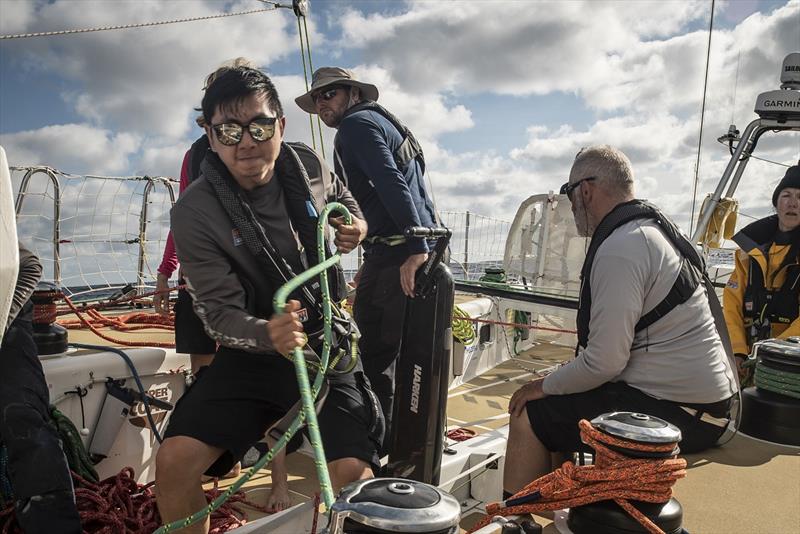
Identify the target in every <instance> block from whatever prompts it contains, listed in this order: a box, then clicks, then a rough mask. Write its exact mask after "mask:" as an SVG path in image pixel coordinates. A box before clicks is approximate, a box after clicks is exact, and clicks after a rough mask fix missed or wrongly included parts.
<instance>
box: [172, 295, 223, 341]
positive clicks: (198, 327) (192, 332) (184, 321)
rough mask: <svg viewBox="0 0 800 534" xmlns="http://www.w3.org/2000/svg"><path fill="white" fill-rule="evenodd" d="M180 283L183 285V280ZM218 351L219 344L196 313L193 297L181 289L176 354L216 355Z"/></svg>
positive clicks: (176, 312) (177, 302)
mask: <svg viewBox="0 0 800 534" xmlns="http://www.w3.org/2000/svg"><path fill="white" fill-rule="evenodd" d="M180 283H181V284H183V280H181V281H180ZM216 350H217V342H216V341H214V340H213V339H212V338H211V337H209V335H208V334H206V329H205V326H203V321H201V320H200V318H199V317H198V316H197V314H195V313H194V307H193V305H192V297H191V295H189V293H187V292H186V290H185V289H179V290H178V300H177V301H176V302H175V352H178V353H180V354H214V352H216Z"/></svg>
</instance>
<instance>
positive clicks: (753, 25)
mask: <svg viewBox="0 0 800 534" xmlns="http://www.w3.org/2000/svg"><path fill="white" fill-rule="evenodd" d="M711 5H712V4H711V2H710V1H705V0H704V1H682V0H672V1H649V0H628V1H610V2H604V1H578V0H575V1H560V2H551V1H521V0H520V1H502V0H494V1H492V0H487V1H480V2H479V1H451V2H448V1H438V0H437V1H400V0H396V1H355V0H354V1H333V0H329V1H323V0H311V2H310V14H309V18H308V20H307V23H308V28H309V32H310V41H311V51H312V58H313V64H314V65H315V66H323V65H338V66H344V67H348V68H351V69H353V70H354V72H355V73H356V75H357V76H358V77H359V78H360V79H363V80H364V81H368V82H371V83H374V84H375V85H377V86H378V88H379V90H380V93H381V96H380V99H379V102H380V103H382V104H384V105H385V106H386V107H387V108H388V109H390V110H391V111H392V112H393V113H394V114H395V115H397V116H398V117H400V118H401V120H403V121H404V122H405V123H406V124H407V125H408V126H409V127H410V128H411V129H412V130H413V131H414V132H415V134H416V135H417V137H418V138H419V139H420V141H421V142H422V144H423V148H424V151H425V154H426V159H427V165H428V170H429V171H428V174H429V179H430V182H431V184H432V187H433V192H434V196H435V198H436V201H437V207H438V208H439V209H440V210H446V211H464V210H470V211H471V212H473V213H478V214H482V215H485V216H490V217H496V218H500V219H503V220H508V221H510V220H511V219H513V216H514V213H515V211H516V208H517V206H518V205H519V204H520V203H521V202H522V201H523V200H524V199H525V198H527V197H528V196H530V195H533V194H537V193H546V192H548V191H550V190H556V191H557V190H558V187H559V186H560V185H561V184H562V183H563V182H565V181H566V178H567V176H568V174H569V168H570V165H571V162H572V160H573V158H574V156H575V154H576V153H577V152H578V151H579V150H580V148H581V147H584V146H588V145H593V144H610V145H614V146H617V147H619V148H620V149H622V150H623V151H624V152H625V153H626V154H627V155H628V156H629V157H630V159H631V161H632V164H633V167H634V172H635V176H636V188H637V196H639V197H641V198H647V199H650V200H651V201H653V202H655V203H656V204H658V205H660V206H661V207H662V208H663V209H664V211H666V212H667V213H668V214H669V215H671V216H672V217H673V218H674V219H675V220H676V221H677V222H678V223H679V224H680V225H681V226H683V227H684V229H687V228H688V226H689V218H690V213H691V209H692V187H693V181H694V175H695V160H696V154H697V146H698V138H699V127H700V110H701V103H702V98H703V82H704V72H705V62H706V50H707V45H708V26H709V17H710V15H711ZM266 7H269V6H268V5H266V4H264V3H262V2H260V1H258V0H235V1H224V2H223V1H217V0H136V1H129V0H116V1H113V2H112V1H110V0H108V1H103V0H100V1H84V0H49V1H28V0H0V34H3V35H7V34H19V33H26V32H44V31H55V30H66V29H81V28H93V27H102V26H110V25H121V24H133V23H141V22H155V21H166V20H172V19H181V18H191V17H200V16H208V15H214V14H221V13H234V12H240V11H248V10H254V9H263V8H266ZM798 51H800V0H789V1H773V0H728V1H717V2H716V5H715V11H714V31H713V33H712V36H711V52H710V70H709V76H708V90H707V99H706V113H705V125H704V133H703V139H702V149H701V156H700V165H699V173H698V174H699V179H700V181H699V186H698V196H702V195H705V193H707V192H710V191H713V189H714V186H715V185H716V183H717V181H718V180H719V177H720V175H721V173H722V170H723V169H724V166H725V164H726V163H727V160H728V150H727V147H726V146H723V145H722V144H720V143H718V142H717V138H718V137H719V136H720V135H723V134H724V133H725V132H727V130H728V126H729V124H731V123H735V124H736V125H737V126H738V127H739V128H740V129H744V127H745V126H746V125H747V123H749V122H750V121H751V120H753V119H754V118H756V116H755V114H754V113H753V105H754V103H755V98H756V96H757V95H758V94H759V93H760V92H764V91H768V90H773V89H777V88H778V86H779V71H780V66H781V62H782V61H783V58H784V57H785V56H786V54H788V53H790V52H798ZM237 56H245V57H247V58H250V59H251V60H253V61H254V62H255V63H256V64H258V65H259V66H260V67H261V68H263V69H264V70H265V71H267V72H268V73H269V74H270V75H271V76H272V78H273V80H274V81H275V83H276V86H277V88H278V91H279V94H280V96H281V100H282V102H283V106H284V109H285V111H286V116H287V131H286V139H287V140H300V141H305V142H307V143H309V144H310V143H311V138H310V129H309V121H308V116H307V115H305V114H303V113H302V112H301V111H300V110H299V109H298V108H297V107H296V105H295V104H294V101H293V100H294V97H296V96H298V95H300V94H302V93H303V92H304V91H305V82H304V78H303V67H302V63H301V54H300V49H299V38H298V34H297V20H296V19H295V17H294V15H293V14H292V12H291V11H290V10H288V9H278V10H274V11H269V12H264V13H258V14H251V15H243V16H235V17H228V18H219V19H214V20H206V21H199V22H187V23H180V24H172V25H159V26H155V27H148V28H135V29H125V30H115V31H103V32H94V33H82V34H76V35H64V36H52V37H37V38H27V39H7V40H0V145H2V146H3V147H4V148H5V150H6V152H7V154H8V158H9V161H10V163H11V164H12V165H32V164H45V165H49V166H51V167H55V168H57V169H59V170H62V171H65V172H68V173H74V174H84V173H91V174H100V175H114V176H126V175H141V174H147V175H151V176H152V175H165V176H177V174H178V171H179V168H180V163H181V160H182V157H183V154H184V152H185V150H186V149H187V148H188V147H189V145H190V144H191V142H192V141H193V140H194V139H195V138H196V137H197V136H199V135H200V134H201V131H200V130H199V128H198V127H197V126H195V125H194V122H193V119H194V117H195V115H196V112H195V111H194V109H193V108H195V107H197V106H198V105H199V103H200V100H201V97H202V85H203V80H204V78H205V76H206V75H207V74H208V73H209V72H211V71H213V70H214V69H215V68H216V67H217V66H218V65H219V64H221V63H222V62H224V61H226V60H229V59H231V58H234V57H237ZM324 129H325V135H324V141H325V146H326V147H330V146H331V145H332V138H333V134H334V133H335V132H334V131H333V130H330V129H327V128H324ZM756 154H757V155H758V156H760V157H763V158H766V159H769V160H773V161H776V162H778V163H781V164H785V165H786V164H793V163H797V161H798V159H800V136H798V134H797V133H784V134H780V135H768V136H765V138H764V139H762V141H761V142H760V143H759V150H758V152H757V153H756ZM328 157H329V159H330V150H329V151H328ZM784 172H785V167H781V166H780V165H776V164H771V163H765V162H761V161H753V162H751V164H750V165H749V166H748V170H747V172H746V173H745V177H744V178H743V180H742V183H741V185H740V187H739V190H738V193H737V196H738V197H739V201H740V204H741V212H742V213H743V214H744V216H741V217H740V222H741V223H745V222H749V221H750V220H752V219H751V218H752V217H759V216H764V215H766V214H768V213H770V211H771V208H772V207H771V202H770V198H771V195H772V189H773V187H774V185H775V184H776V183H777V182H778V181H779V180H780V178H781V177H782V176H783V173H784Z"/></svg>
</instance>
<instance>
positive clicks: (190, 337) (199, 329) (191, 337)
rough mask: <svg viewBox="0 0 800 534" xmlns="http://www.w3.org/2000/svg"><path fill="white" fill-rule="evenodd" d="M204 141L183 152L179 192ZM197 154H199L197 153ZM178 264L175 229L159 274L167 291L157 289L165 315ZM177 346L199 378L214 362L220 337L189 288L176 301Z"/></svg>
mask: <svg viewBox="0 0 800 534" xmlns="http://www.w3.org/2000/svg"><path fill="white" fill-rule="evenodd" d="M203 145H205V148H206V150H207V147H208V139H207V138H206V136H203V137H201V138H200V139H198V140H197V141H195V143H194V144H193V145H192V148H190V149H189V150H187V151H186V154H185V155H184V156H183V165H181V181H180V193H179V194H183V192H184V190H185V189H186V188H187V187H188V186H189V184H190V183H191V163H192V159H193V158H192V154H193V152H194V151H195V150H200V151H203V152H205V150H203ZM195 154H196V153H195ZM195 157H197V156H196V155H195ZM176 268H178V255H177V253H176V252H175V241H174V238H173V237H172V231H170V233H169V235H168V236H167V244H166V246H165V247H164V256H163V258H162V260H161V265H159V267H158V276H157V278H156V290H157V291H163V293H157V294H156V295H155V296H154V297H153V307H154V308H155V310H156V312H158V313H160V314H161V315H169V292H168V291H167V290H168V289H169V279H170V277H172V273H174V272H175V269H176ZM179 279H180V280H179V283H180V285H183V279H182V278H181V277H179ZM175 350H176V351H177V352H179V353H182V354H189V359H190V361H191V365H192V374H193V375H194V377H195V378H197V377H198V376H199V374H201V373H202V371H203V368H204V367H206V366H207V365H208V364H210V363H211V360H213V359H214V353H215V352H216V350H217V343H216V341H214V340H213V339H212V338H211V337H209V335H208V334H206V331H205V327H204V326H203V322H202V321H201V320H200V319H199V318H198V317H197V315H195V313H194V310H193V309H192V298H191V297H190V296H189V293H187V292H186V290H185V289H180V290H178V300H177V302H176V303H175Z"/></svg>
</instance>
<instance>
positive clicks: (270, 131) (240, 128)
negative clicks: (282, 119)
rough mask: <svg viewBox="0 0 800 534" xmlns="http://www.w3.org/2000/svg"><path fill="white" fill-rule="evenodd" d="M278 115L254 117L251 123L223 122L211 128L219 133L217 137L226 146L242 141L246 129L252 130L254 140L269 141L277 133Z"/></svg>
mask: <svg viewBox="0 0 800 534" xmlns="http://www.w3.org/2000/svg"><path fill="white" fill-rule="evenodd" d="M277 121H278V117H261V118H259V119H253V120H252V121H250V124H245V125H242V124H239V123H237V122H223V123H221V124H212V125H211V129H212V130H214V133H215V134H217V139H218V140H219V142H220V143H222V144H223V145H225V146H234V145H238V144H239V143H241V142H242V136H243V135H244V129H245V128H247V131H248V132H250V137H252V138H253V141H256V142H258V143H263V142H264V141H269V140H270V139H272V136H273V135H275V123H276V122H277Z"/></svg>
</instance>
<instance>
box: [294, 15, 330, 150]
mask: <svg viewBox="0 0 800 534" xmlns="http://www.w3.org/2000/svg"><path fill="white" fill-rule="evenodd" d="M297 37H299V38H300V58H301V59H302V60H303V78H304V79H305V81H306V92H308V68H307V67H306V50H305V45H304V44H303V28H302V26H301V25H300V15H298V16H297ZM312 72H313V71H312ZM308 124H309V125H310V126H311V146H312V148H313V149H314V150H316V149H317V136H316V134H315V133H314V118H313V117H312V116H311V113H309V114H308ZM320 137H322V132H321V131H320ZM323 157H324V156H323Z"/></svg>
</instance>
